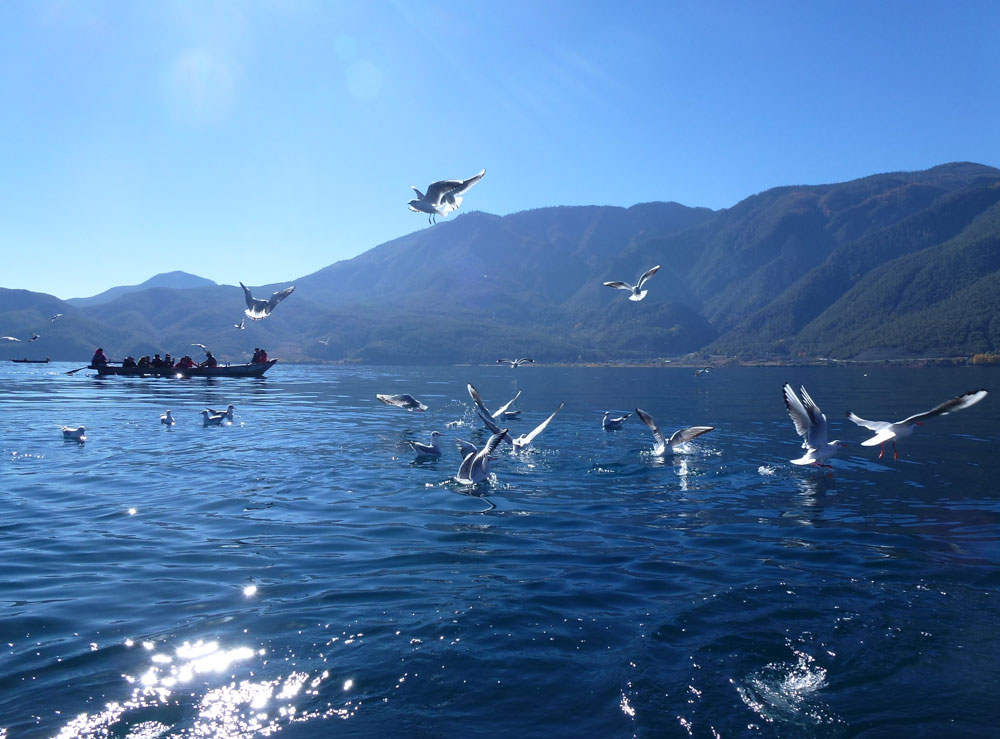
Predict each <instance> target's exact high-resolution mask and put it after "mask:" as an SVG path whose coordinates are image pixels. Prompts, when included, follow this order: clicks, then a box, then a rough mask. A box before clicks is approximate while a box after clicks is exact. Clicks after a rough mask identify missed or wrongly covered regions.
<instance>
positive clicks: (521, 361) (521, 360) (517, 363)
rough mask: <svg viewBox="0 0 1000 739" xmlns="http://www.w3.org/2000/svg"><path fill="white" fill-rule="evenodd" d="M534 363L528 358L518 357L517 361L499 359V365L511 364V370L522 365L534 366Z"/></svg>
mask: <svg viewBox="0 0 1000 739" xmlns="http://www.w3.org/2000/svg"><path fill="white" fill-rule="evenodd" d="M534 361H535V360H534V359H529V358H528V357H518V358H517V359H498V360H497V364H509V365H510V368H511V369H517V368H518V367H520V366H521V365H522V364H533V363H534Z"/></svg>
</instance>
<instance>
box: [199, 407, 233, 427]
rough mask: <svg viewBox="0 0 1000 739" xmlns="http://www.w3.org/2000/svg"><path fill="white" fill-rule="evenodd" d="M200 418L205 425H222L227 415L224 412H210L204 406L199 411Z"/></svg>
mask: <svg viewBox="0 0 1000 739" xmlns="http://www.w3.org/2000/svg"><path fill="white" fill-rule="evenodd" d="M201 418H202V421H203V423H204V425H205V426H222V425H223V423H222V422H223V421H225V420H226V418H227V416H226V414H225V413H212V412H210V411H209V410H208V409H207V408H206V409H205V410H203V411H202V412H201Z"/></svg>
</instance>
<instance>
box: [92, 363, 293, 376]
mask: <svg viewBox="0 0 1000 739" xmlns="http://www.w3.org/2000/svg"><path fill="white" fill-rule="evenodd" d="M277 361H278V360H277V359H271V360H268V361H267V362H261V363H257V364H230V365H226V366H219V367H186V368H182V367H122V366H121V365H114V364H99V365H97V366H96V367H91V369H95V370H97V374H98V375H100V376H101V377H109V376H112V375H113V376H117V377H263V375H264V373H265V372H267V371H268V370H269V369H271V367H272V366H273V365H274V363H275V362H277Z"/></svg>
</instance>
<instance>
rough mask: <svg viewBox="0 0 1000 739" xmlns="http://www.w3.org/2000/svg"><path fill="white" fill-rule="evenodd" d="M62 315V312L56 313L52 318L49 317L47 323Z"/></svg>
mask: <svg viewBox="0 0 1000 739" xmlns="http://www.w3.org/2000/svg"><path fill="white" fill-rule="evenodd" d="M60 316H62V313H56V314H55V315H54V316H52V318H50V319H49V323H54V322H55V320H56V319H57V318H59V317H60Z"/></svg>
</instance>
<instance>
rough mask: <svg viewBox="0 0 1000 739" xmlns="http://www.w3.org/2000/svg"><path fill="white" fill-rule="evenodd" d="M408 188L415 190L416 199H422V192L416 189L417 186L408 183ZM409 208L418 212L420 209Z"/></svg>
mask: <svg viewBox="0 0 1000 739" xmlns="http://www.w3.org/2000/svg"><path fill="white" fill-rule="evenodd" d="M410 189H411V190H413V192H415V193H416V194H417V200H423V199H424V194H423V193H422V192H420V190H418V189H417V188H415V187H414V186H413V185H410ZM410 210H412V211H415V212H418V213H419V212H420V211H417V209H416V208H410Z"/></svg>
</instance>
